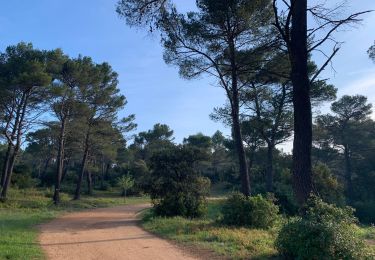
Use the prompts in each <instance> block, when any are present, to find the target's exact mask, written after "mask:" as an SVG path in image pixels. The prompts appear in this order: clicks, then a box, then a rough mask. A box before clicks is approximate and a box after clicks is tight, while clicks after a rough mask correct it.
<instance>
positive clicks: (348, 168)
mask: <svg viewBox="0 0 375 260" xmlns="http://www.w3.org/2000/svg"><path fill="white" fill-rule="evenodd" d="M350 157H351V156H350V149H349V146H348V145H344V158H345V179H346V196H347V198H348V199H349V201H351V199H352V197H353V183H352V163H351V158H350Z"/></svg>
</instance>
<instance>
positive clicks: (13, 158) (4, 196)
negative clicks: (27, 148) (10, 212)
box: [0, 147, 19, 201]
mask: <svg viewBox="0 0 375 260" xmlns="http://www.w3.org/2000/svg"><path fill="white" fill-rule="evenodd" d="M18 151H19V147H15V148H14V151H13V153H12V154H11V155H10V160H9V166H8V170H7V173H6V178H5V182H4V186H3V189H2V190H1V195H0V200H2V201H5V200H6V199H7V192H8V189H9V186H10V181H11V179H12V174H13V168H14V164H15V162H16V157H17V154H18Z"/></svg>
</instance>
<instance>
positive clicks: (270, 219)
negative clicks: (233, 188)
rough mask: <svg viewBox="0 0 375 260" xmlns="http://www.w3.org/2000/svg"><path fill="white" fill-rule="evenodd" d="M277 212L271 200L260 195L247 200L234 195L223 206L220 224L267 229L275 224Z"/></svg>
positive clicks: (242, 196)
mask: <svg viewBox="0 0 375 260" xmlns="http://www.w3.org/2000/svg"><path fill="white" fill-rule="evenodd" d="M278 211H279V208H278V207H277V206H276V205H275V204H274V201H273V199H271V198H264V197H263V196H261V195H257V196H253V197H249V198H248V197H246V196H244V195H243V194H241V193H234V194H232V195H231V196H230V197H229V198H228V199H227V201H226V202H225V204H224V206H223V210H222V213H223V219H222V222H223V223H224V224H226V225H234V226H248V227H254V228H262V229H267V228H270V227H272V226H273V225H274V224H275V222H276V220H277V219H278Z"/></svg>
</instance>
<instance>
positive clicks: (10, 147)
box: [0, 143, 12, 189]
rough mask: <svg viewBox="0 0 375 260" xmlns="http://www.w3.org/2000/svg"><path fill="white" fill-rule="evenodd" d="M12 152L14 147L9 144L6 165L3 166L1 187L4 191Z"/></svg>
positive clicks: (5, 159)
mask: <svg viewBox="0 0 375 260" xmlns="http://www.w3.org/2000/svg"><path fill="white" fill-rule="evenodd" d="M11 151H12V145H11V144H10V143H9V144H8V149H7V152H6V154H5V157H4V165H3V169H2V174H1V183H0V184H1V186H0V189H2V188H3V187H4V185H5V180H6V177H7V173H8V167H9V160H10V153H11Z"/></svg>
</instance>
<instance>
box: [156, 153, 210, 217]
mask: <svg viewBox="0 0 375 260" xmlns="http://www.w3.org/2000/svg"><path fill="white" fill-rule="evenodd" d="M199 158H200V157H199V153H197V152H196V151H195V150H194V149H191V148H186V147H181V146H176V147H171V148H169V149H165V150H162V151H160V152H158V153H156V154H154V155H153V156H152V157H151V170H152V171H151V183H152V185H151V186H150V188H149V193H150V195H151V199H152V201H153V204H154V209H155V213H156V214H157V215H161V216H184V217H200V216H202V215H204V214H205V212H206V208H207V206H206V199H205V197H206V196H207V195H208V191H209V187H210V181H209V180H208V179H207V178H204V177H201V176H200V175H199V174H198V172H197V171H196V170H195V168H194V165H195V163H196V162H197V161H198V160H199Z"/></svg>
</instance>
